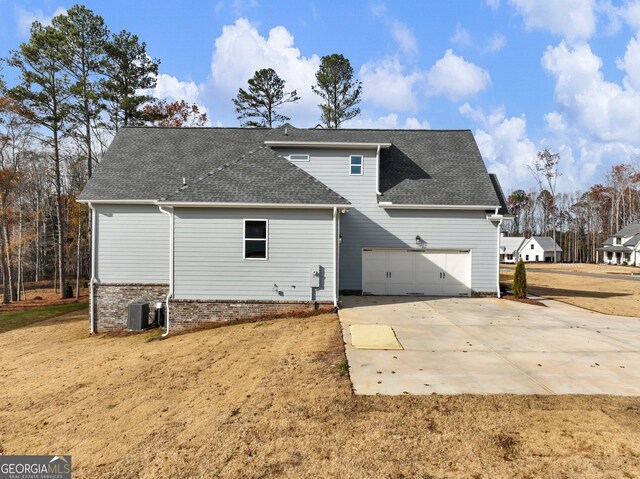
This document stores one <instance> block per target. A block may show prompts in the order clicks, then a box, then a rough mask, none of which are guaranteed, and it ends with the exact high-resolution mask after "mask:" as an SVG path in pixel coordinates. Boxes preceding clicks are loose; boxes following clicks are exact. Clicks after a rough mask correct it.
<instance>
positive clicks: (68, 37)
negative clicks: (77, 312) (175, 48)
mask: <svg viewBox="0 0 640 479" xmlns="http://www.w3.org/2000/svg"><path fill="white" fill-rule="evenodd" d="M3 64H4V65H5V67H10V68H13V69H15V71H16V73H17V80H16V84H15V85H7V84H6V82H5V81H4V80H3V77H2V76H1V73H2V72H1V71H0V256H1V258H0V264H1V271H2V278H3V301H4V302H5V303H6V302H9V301H11V300H19V299H21V297H22V294H21V293H22V292H23V291H24V282H25V281H40V280H42V279H48V280H53V283H54V285H57V288H58V289H59V291H60V292H61V295H63V296H64V295H65V293H66V294H68V291H69V289H73V288H72V287H71V284H68V285H67V283H68V282H69V283H72V282H73V281H69V278H68V277H67V274H68V272H71V271H73V272H75V273H76V274H75V278H74V279H75V290H76V294H78V289H79V287H80V286H81V278H86V277H87V276H88V275H89V274H90V254H91V252H90V245H91V242H90V234H91V231H90V227H91V222H90V216H89V212H88V208H87V207H86V206H84V205H80V204H78V203H76V201H75V198H76V196H77V194H78V193H79V192H80V191H81V190H82V188H83V187H84V185H85V184H86V182H87V180H88V179H89V178H90V177H91V175H92V173H93V170H94V168H95V166H96V165H97V164H98V162H99V160H100V158H101V157H102V155H103V154H104V152H105V150H106V149H107V148H108V146H109V144H110V142H111V139H112V138H113V136H114V135H115V133H116V132H117V131H118V129H119V128H121V127H123V126H127V125H144V124H151V125H159V126H182V125H186V124H189V125H196V126H199V125H204V124H205V123H206V122H207V117H206V114H204V113H201V112H200V111H199V108H198V106H197V105H190V104H188V103H186V102H184V101H176V102H167V101H161V100H156V99H154V98H152V97H151V96H150V95H149V94H148V93H146V92H148V91H150V89H152V88H154V87H155V85H156V79H157V74H158V67H159V65H160V60H158V59H155V58H152V57H151V56H150V55H149V54H148V52H147V46H146V44H145V42H143V41H141V40H140V39H139V38H138V36H137V35H135V34H133V33H131V32H128V31H126V30H122V31H120V32H117V33H114V32H111V31H110V30H109V29H108V28H107V26H106V25H105V22H104V19H103V18H102V17H100V16H99V15H96V14H95V13H94V12H92V11H91V10H89V9H88V8H86V7H84V6H82V5H75V6H73V7H72V8H70V9H69V10H68V11H67V12H66V14H63V15H58V16H56V17H54V18H53V19H52V21H51V25H42V24H41V23H40V22H34V23H33V25H32V26H31V30H30V35H29V39H28V40H27V41H26V42H24V43H22V44H21V45H20V46H19V47H18V48H17V49H16V50H15V51H11V52H10V53H9V55H8V56H7V57H6V58H4V59H0V66H2V65H3ZM69 287H71V288H69Z"/></svg>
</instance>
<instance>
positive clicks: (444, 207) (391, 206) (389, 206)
mask: <svg viewBox="0 0 640 479" xmlns="http://www.w3.org/2000/svg"><path fill="white" fill-rule="evenodd" d="M378 206H379V207H380V208H384V209H403V210H495V209H496V206H495V205H406V204H395V203H391V202H390V201H389V202H384V201H381V202H379V203H378Z"/></svg>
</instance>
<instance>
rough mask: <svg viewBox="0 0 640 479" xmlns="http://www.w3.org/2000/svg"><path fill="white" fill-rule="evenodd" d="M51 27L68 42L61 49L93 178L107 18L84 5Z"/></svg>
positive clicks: (76, 7) (76, 117)
mask: <svg viewBox="0 0 640 479" xmlns="http://www.w3.org/2000/svg"><path fill="white" fill-rule="evenodd" d="M51 25H52V26H53V28H55V29H57V30H58V31H59V32H60V35H61V38H63V39H64V41H63V42H62V43H61V44H60V45H59V46H58V48H59V52H60V55H61V61H62V64H63V67H64V70H65V71H66V73H67V74H68V75H69V77H70V79H71V80H72V82H73V83H72V85H71V88H70V91H71V93H72V96H73V98H74V100H75V102H74V104H73V106H72V108H71V111H70V113H71V116H72V119H73V121H74V123H76V124H77V125H80V126H81V130H80V137H81V141H82V142H83V143H84V145H85V149H86V155H87V173H88V177H89V178H91V174H92V170H93V162H94V154H93V148H92V144H91V131H92V122H95V121H96V120H97V119H98V117H99V115H100V112H101V105H100V101H99V100H100V98H99V92H98V89H97V85H96V77H97V75H99V74H101V73H102V72H103V70H104V57H105V53H104V52H105V45H106V43H107V39H108V35H109V32H108V30H107V28H106V27H105V25H104V20H103V18H102V17H100V16H98V15H96V14H94V13H93V12H92V11H91V10H89V9H88V8H86V7H84V6H82V5H74V6H73V7H71V8H70V9H69V10H68V11H67V13H66V15H58V16H57V17H55V18H54V19H53V20H52V22H51ZM77 132H78V130H75V131H74V133H77Z"/></svg>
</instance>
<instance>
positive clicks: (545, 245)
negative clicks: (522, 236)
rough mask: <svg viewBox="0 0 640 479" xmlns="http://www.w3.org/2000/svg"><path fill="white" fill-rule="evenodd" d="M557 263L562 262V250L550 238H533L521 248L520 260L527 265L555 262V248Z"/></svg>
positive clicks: (526, 241)
mask: <svg viewBox="0 0 640 479" xmlns="http://www.w3.org/2000/svg"><path fill="white" fill-rule="evenodd" d="M554 244H555V252H556V262H560V261H562V248H560V246H558V244H557V243H554V241H553V238H551V237H549V236H532V237H531V238H529V239H527V240H525V242H524V243H522V246H520V258H522V261H524V262H525V263H542V262H547V263H550V262H553V254H554V248H553V246H554Z"/></svg>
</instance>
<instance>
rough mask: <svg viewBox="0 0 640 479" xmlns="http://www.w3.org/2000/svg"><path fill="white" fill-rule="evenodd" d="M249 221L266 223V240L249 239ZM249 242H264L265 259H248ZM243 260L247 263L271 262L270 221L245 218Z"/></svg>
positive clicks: (243, 221)
mask: <svg viewBox="0 0 640 479" xmlns="http://www.w3.org/2000/svg"><path fill="white" fill-rule="evenodd" d="M247 221H264V222H265V224H266V231H265V235H266V236H265V238H264V239H262V238H247V236H246V235H247ZM247 241H264V253H265V257H264V258H247ZM242 259H243V260H245V261H268V260H269V220H268V219H265V218H245V219H243V220H242Z"/></svg>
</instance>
